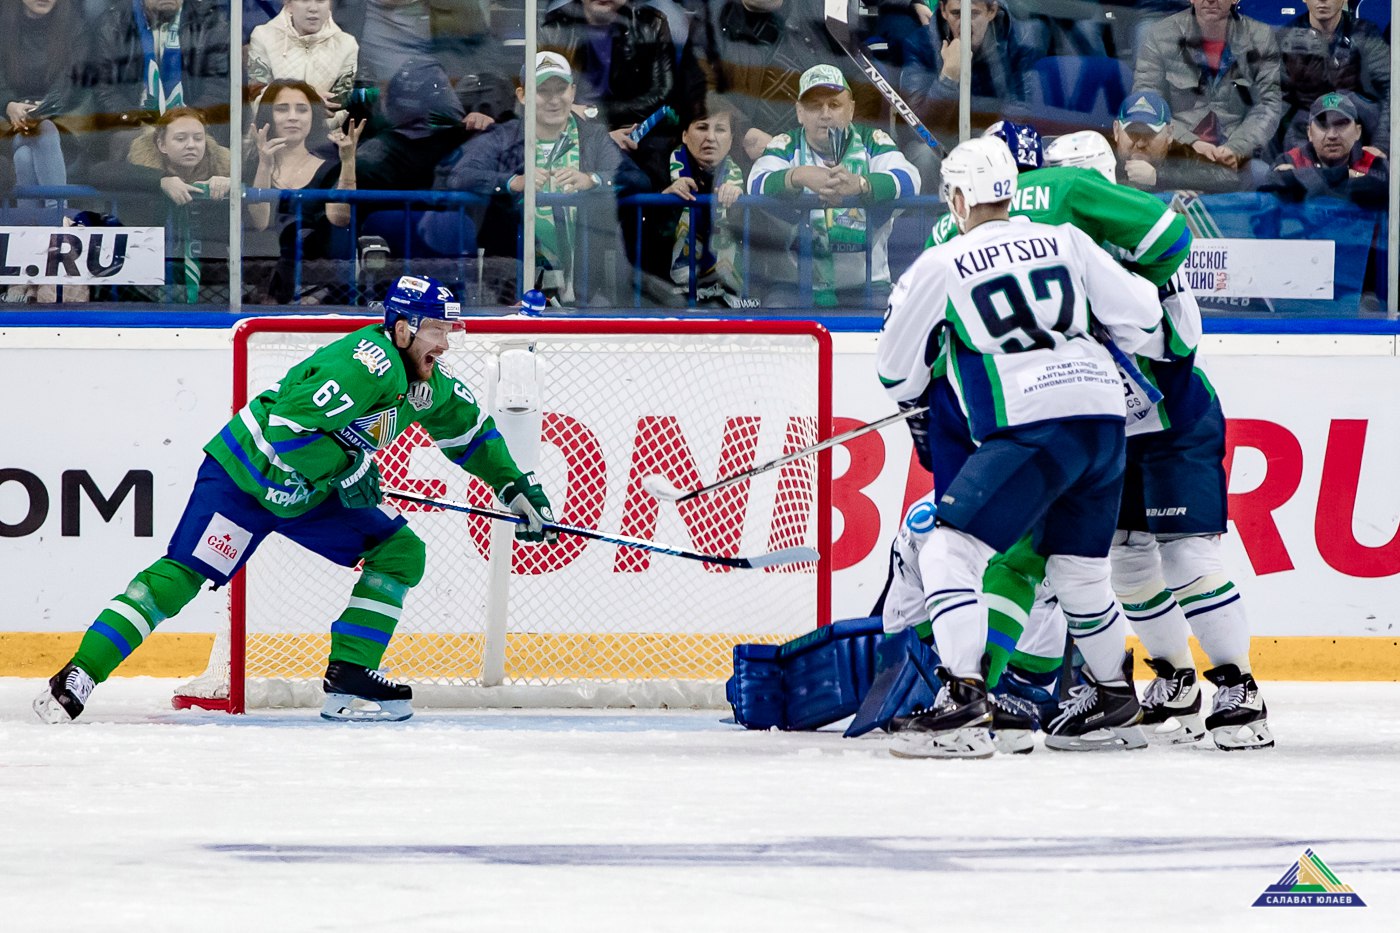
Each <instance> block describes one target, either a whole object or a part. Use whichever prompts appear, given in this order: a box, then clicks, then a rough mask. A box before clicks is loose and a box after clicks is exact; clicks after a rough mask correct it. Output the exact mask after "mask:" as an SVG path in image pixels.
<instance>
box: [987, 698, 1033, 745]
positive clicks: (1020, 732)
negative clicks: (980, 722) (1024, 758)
mask: <svg viewBox="0 0 1400 933" xmlns="http://www.w3.org/2000/svg"><path fill="white" fill-rule="evenodd" d="M987 700H988V701H989V702H990V703H991V705H992V744H994V745H996V748H997V751H999V752H1001V753H1002V754H1003V755H1029V754H1030V753H1031V752H1033V751H1035V730H1036V728H1037V723H1036V720H1035V719H1034V717H1032V716H1029V715H1027V714H1026V713H1025V712H1024V711H1022V710H1020V709H1018V708H1017V705H1018V704H1017V703H1016V702H1015V700H1014V699H1013V698H1009V697H1008V695H1007V694H1003V693H990V694H988V695H987Z"/></svg>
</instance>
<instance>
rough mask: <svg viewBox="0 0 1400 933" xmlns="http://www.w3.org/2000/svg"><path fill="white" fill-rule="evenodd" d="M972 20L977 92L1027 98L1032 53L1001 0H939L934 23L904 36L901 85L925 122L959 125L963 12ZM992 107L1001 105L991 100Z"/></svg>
mask: <svg viewBox="0 0 1400 933" xmlns="http://www.w3.org/2000/svg"><path fill="white" fill-rule="evenodd" d="M964 11H966V13H967V15H968V16H969V17H971V19H972V28H971V33H972V93H973V95H975V96H977V97H985V98H990V99H992V100H995V101H997V102H1001V103H1005V102H1008V101H1019V100H1024V99H1025V96H1026V95H1025V87H1026V80H1027V78H1028V76H1029V75H1030V73H1031V70H1032V66H1033V65H1034V62H1033V60H1032V59H1033V56H1032V54H1031V52H1030V49H1028V48H1027V47H1026V46H1025V45H1024V44H1023V43H1022V41H1021V38H1020V35H1019V33H1018V32H1017V30H1016V28H1015V25H1014V24H1013V23H1012V21H1011V15H1010V13H1009V12H1008V11H1007V10H1006V8H1005V7H1004V6H1002V4H1001V3H1000V2H998V0H938V9H937V10H936V11H935V12H934V15H933V18H932V24H931V25H930V26H929V27H928V28H927V29H922V30H917V31H915V32H913V33H911V34H909V36H908V37H906V39H905V45H904V71H903V73H902V75H901V77H900V84H901V86H902V87H903V89H904V92H905V98H906V100H908V101H909V104H910V106H911V107H913V108H914V109H915V110H916V111H918V112H919V113H920V114H921V115H922V116H923V117H924V119H925V122H929V123H932V124H933V125H937V126H940V127H948V126H956V124H957V100H958V82H959V79H960V78H961V75H962V38H961V36H962V31H961V30H962V17H963V14H964ZM992 109H997V108H996V106H995V105H992Z"/></svg>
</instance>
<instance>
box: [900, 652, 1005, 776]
mask: <svg viewBox="0 0 1400 933" xmlns="http://www.w3.org/2000/svg"><path fill="white" fill-rule="evenodd" d="M938 679H939V680H940V681H942V682H943V689H942V690H940V691H938V699H937V700H936V701H935V702H934V705H933V709H931V710H928V711H926V712H921V713H915V714H914V715H912V716H897V717H895V719H893V720H892V721H891V722H890V731H891V732H893V733H894V740H893V741H892V742H891V744H890V754H891V755H894V756H895V757H896V758H990V757H992V755H993V754H995V753H996V746H995V745H994V744H992V735H991V725H992V707H991V704H990V703H988V702H987V685H986V682H985V681H983V680H982V678H980V677H954V676H953V675H952V674H951V673H949V672H948V670H947V669H946V668H941V667H940V668H939V669H938Z"/></svg>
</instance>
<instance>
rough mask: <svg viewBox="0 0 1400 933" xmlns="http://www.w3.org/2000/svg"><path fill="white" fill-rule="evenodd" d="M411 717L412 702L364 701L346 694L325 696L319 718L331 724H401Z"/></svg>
mask: <svg viewBox="0 0 1400 933" xmlns="http://www.w3.org/2000/svg"><path fill="white" fill-rule="evenodd" d="M412 715H413V701H412V700H378V701H376V700H365V699H362V698H360V697H356V696H350V695H349V694H346V693H328V694H326V703H325V705H324V706H322V707H321V718H322V719H329V720H331V721H332V722H403V721H404V720H405V719H408V718H409V717H411V716H412Z"/></svg>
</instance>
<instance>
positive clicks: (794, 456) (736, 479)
mask: <svg viewBox="0 0 1400 933" xmlns="http://www.w3.org/2000/svg"><path fill="white" fill-rule="evenodd" d="M926 411H928V406H927V405H919V406H917V407H915V408H906V409H904V410H903V411H898V412H895V413H894V414H893V415H888V416H886V417H884V418H881V419H880V420H879V421H872V422H870V423H869V424H862V425H859V426H858V427H854V428H851V429H850V430H849V431H845V432H843V433H841V434H837V435H834V436H832V437H828V438H827V439H826V440H824V441H820V442H818V443H816V444H813V445H812V446H811V447H803V448H802V449H801V450H794V451H793V452H792V453H790V454H784V455H783V456H781V457H779V458H778V459H776V460H769V461H768V462H767V463H763V464H760V465H758V466H756V467H754V468H753V469H751V470H745V471H744V472H742V473H735V474H734V475H733V476H726V477H725V478H724V479H717V480H715V481H714V482H713V483H710V484H709V485H707V486H701V487H700V488H699V489H692V490H691V491H690V492H681V491H680V490H679V489H677V488H676V487H675V485H674V484H673V483H671V481H670V480H668V479H666V477H664V476H662V475H661V474H659V473H653V474H652V475H651V476H648V477H646V478H644V479H643V480H642V488H643V489H645V490H646V491H647V492H649V493H651V494H652V495H653V496H655V497H656V498H658V499H662V500H665V501H666V502H689V501H690V500H691V499H694V498H695V497H696V496H703V495H704V494H705V493H707V492H714V491H715V490H716V489H723V488H724V487H726V486H733V485H734V484H735V483H741V482H743V481H744V480H746V479H749V478H750V477H754V476H757V475H758V474H760V473H767V472H768V471H769V470H772V469H774V468H776V467H780V466H782V465H783V464H785V463H791V462H792V461H794V460H801V459H802V458H803V457H810V456H811V455H812V454H815V453H820V452H821V451H823V450H826V449H827V448H828V447H835V446H836V445H837V444H843V443H845V442H846V441H848V440H850V439H851V438H853V437H860V436H861V435H862V434H869V433H870V432H871V431H878V430H880V429H881V428H883V427H886V426H887V425H891V424H895V423H896V422H899V421H904V420H905V419H908V418H912V417H914V416H915V415H922V414H923V413H924V412H926Z"/></svg>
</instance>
